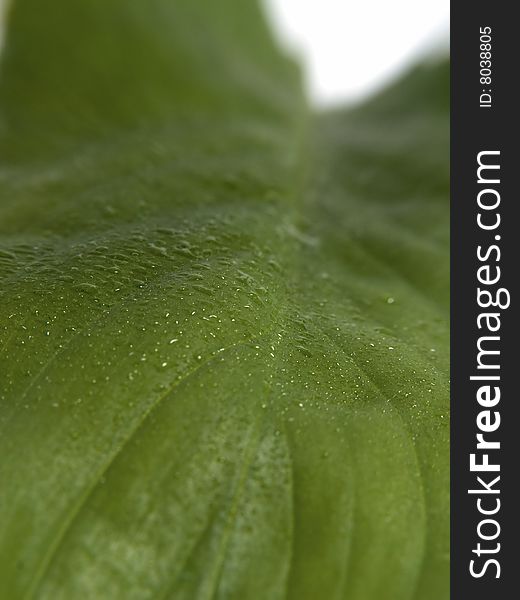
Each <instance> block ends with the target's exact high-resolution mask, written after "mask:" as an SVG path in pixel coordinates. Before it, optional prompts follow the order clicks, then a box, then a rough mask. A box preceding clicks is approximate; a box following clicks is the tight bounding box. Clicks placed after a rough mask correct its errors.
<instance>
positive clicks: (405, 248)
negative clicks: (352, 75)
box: [0, 0, 449, 600]
mask: <svg viewBox="0 0 520 600" xmlns="http://www.w3.org/2000/svg"><path fill="white" fill-rule="evenodd" d="M447 80H448V70H447V65H446V64H445V63H440V64H430V65H423V66H421V67H418V68H416V69H415V70H413V71H412V72H411V73H410V74H409V75H408V76H407V77H406V78H405V79H403V80H402V81H400V82H398V83H396V84H395V85H393V86H392V87H391V88H390V89H388V90H387V91H385V92H384V93H383V94H381V95H379V96H378V97H376V98H375V99H373V100H372V101H370V102H368V103H367V104H366V105H365V106H362V107H359V108H355V109H350V110H345V111H333V112H331V113H327V114H321V115H318V116H314V115H312V114H311V113H310V112H309V110H308V108H307V104H306V101H305V98H304V97H303V94H302V92H301V88H300V81H299V74H298V69H297V68H296V66H295V65H294V64H293V63H292V62H291V61H289V60H287V59H286V58H285V57H283V56H282V55H280V53H279V52H278V50H277V49H276V47H275V46H274V44H273V43H272V41H271V39H270V36H269V32H268V31H267V29H266V27H265V25H264V22H263V20H262V16H261V14H260V12H259V10H258V7H257V6H256V4H255V3H254V2H253V1H249V0H221V1H220V2H209V1H205V0H178V1H177V2H167V1H166V0H149V1H148V2H146V3H144V2H139V1H138V0H103V1H101V0H91V1H87V0H52V2H48V3H47V4H46V6H45V9H43V8H42V6H41V3H40V2H37V1H36V0H15V1H14V2H13V3H12V7H11V14H10V16H9V22H8V27H7V34H6V41H5V48H4V51H3V57H2V67H1V73H0V156H1V157H2V158H1V162H0V276H1V281H2V285H1V309H0V337H1V340H0V343H1V348H2V349H1V352H2V362H1V382H0V395H1V410H0V457H1V459H0V481H1V494H0V597H1V598H2V599H4V600H18V599H21V598H24V599H28V598H45V599H52V600H59V599H66V600H75V599H81V600H84V599H96V600H98V599H111V600H112V599H116V598H117V599H119V598H121V599H125V600H128V599H132V598H135V599H139V600H140V599H146V598H150V599H162V598H174V599H175V600H178V599H183V598H186V599H192V598H197V599H204V598H211V597H216V598H222V599H237V600H238V599H240V600H242V599H254V600H256V599H264V598H265V599H269V600H271V599H278V598H280V599H282V598H283V599H285V598H294V599H298V600H304V599H309V600H318V599H320V600H321V599H327V600H329V599H331V600H332V599H336V598H338V599H339V598H344V599H345V600H394V599H395V600H407V599H417V600H425V599H431V600H441V599H442V598H447V597H448V551H449V537H448V517H449V491H448V489H449V486H448V481H449V471H448V469H449V467H448V464H449V447H448V439H449V437H448V436H449V421H448V418H449V417H448V316H447V315H448V234H449V225H448V117H447V115H448V106H447Z"/></svg>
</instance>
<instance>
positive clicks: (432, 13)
mask: <svg viewBox="0 0 520 600" xmlns="http://www.w3.org/2000/svg"><path fill="white" fill-rule="evenodd" d="M263 1H264V4H265V6H266V9H267V12H268V15H269V16H270V20H271V21H272V22H273V24H274V26H275V30H276V31H277V32H278V37H279V38H280V39H281V40H282V42H283V43H284V44H285V45H288V46H289V47H290V48H291V49H292V50H293V54H294V51H295V50H296V53H297V55H299V56H300V57H301V59H302V61H303V65H304V69H305V74H306V79H307V86H308V88H309V93H310V96H311V98H312V99H313V100H314V101H315V102H316V103H318V104H331V103H336V102H345V101H347V102H354V101H358V100H361V99H362V98H363V97H364V96H366V95H368V94H370V93H371V92H373V91H374V90H376V89H378V88H379V87H381V86H383V85H384V84H385V83H387V82H388V81H389V80H391V79H392V78H394V77H395V76H396V75H397V74H398V73H399V72H400V71H402V69H403V68H405V67H406V66H407V65H409V64H410V63H412V62H413V61H414V60H418V59H419V57H420V56H421V55H425V54H428V53H430V54H431V53H432V52H433V51H437V52H439V51H440V50H444V51H446V50H447V48H448V39H449V0H263Z"/></svg>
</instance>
